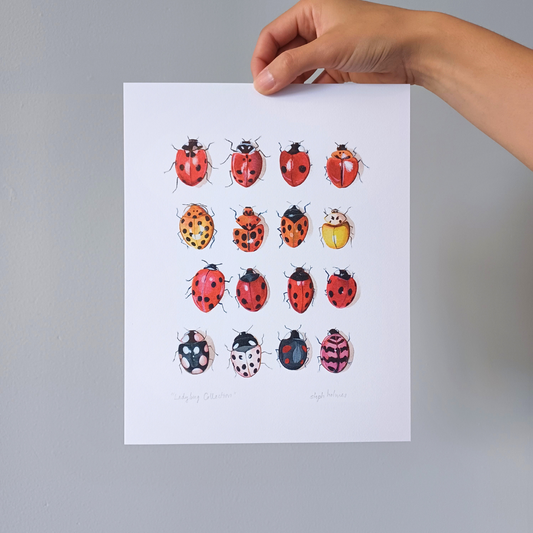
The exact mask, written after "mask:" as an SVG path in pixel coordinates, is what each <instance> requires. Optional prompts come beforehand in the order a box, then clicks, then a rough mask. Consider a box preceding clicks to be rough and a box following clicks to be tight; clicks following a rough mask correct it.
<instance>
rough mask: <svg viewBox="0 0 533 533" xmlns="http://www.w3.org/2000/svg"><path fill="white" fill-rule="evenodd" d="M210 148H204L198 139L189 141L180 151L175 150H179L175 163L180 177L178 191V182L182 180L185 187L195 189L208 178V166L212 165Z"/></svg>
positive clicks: (178, 178)
mask: <svg viewBox="0 0 533 533" xmlns="http://www.w3.org/2000/svg"><path fill="white" fill-rule="evenodd" d="M208 148H209V147H207V148H206V147H204V146H203V144H202V143H201V142H200V141H198V140H197V139H189V142H188V143H187V144H184V145H183V146H182V147H181V148H180V149H179V150H178V149H177V148H174V149H175V150H177V152H176V160H175V161H174V163H173V166H175V167H176V174H177V175H178V177H177V178H176V189H177V188H178V180H181V181H182V182H183V183H185V185H189V186H190V187H194V186H195V185H198V184H200V183H201V182H202V181H203V179H204V178H205V177H206V176H207V170H208V165H210V162H209V156H208V152H207V150H208ZM170 168H172V167H170ZM176 189H174V191H175V190H176Z"/></svg>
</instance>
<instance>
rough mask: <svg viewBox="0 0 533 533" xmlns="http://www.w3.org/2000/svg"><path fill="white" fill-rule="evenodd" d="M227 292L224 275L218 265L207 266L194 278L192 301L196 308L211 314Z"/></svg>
mask: <svg viewBox="0 0 533 533" xmlns="http://www.w3.org/2000/svg"><path fill="white" fill-rule="evenodd" d="M225 290H226V280H225V279H224V274H222V272H220V270H218V268H217V266H216V265H213V264H211V265H207V266H206V267H205V268H202V269H201V270H199V271H198V272H197V273H196V275H195V276H194V277H193V278H192V285H191V294H192V299H193V301H194V303H195V305H196V307H198V309H200V311H203V312H204V313H209V311H211V309H214V308H215V307H216V305H217V304H218V303H219V302H220V300H222V296H223V295H224V291H225Z"/></svg>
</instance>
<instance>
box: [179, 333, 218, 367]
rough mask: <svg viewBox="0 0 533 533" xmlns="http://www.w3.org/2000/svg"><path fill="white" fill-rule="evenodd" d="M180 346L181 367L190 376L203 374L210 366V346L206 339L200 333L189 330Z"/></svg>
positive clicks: (181, 340)
mask: <svg viewBox="0 0 533 533" xmlns="http://www.w3.org/2000/svg"><path fill="white" fill-rule="evenodd" d="M180 343H181V344H180V345H179V346H178V352H177V353H178V354H179V356H180V363H181V366H182V367H183V368H184V369H185V370H186V371H187V372H189V374H202V373H203V372H204V371H205V370H206V369H207V367H208V366H209V359H210V354H209V345H208V344H207V341H206V340H205V337H204V336H203V335H202V334H201V333H200V332H198V331H196V330H194V329H191V330H189V331H188V332H187V333H186V334H185V335H184V336H183V338H182V339H180Z"/></svg>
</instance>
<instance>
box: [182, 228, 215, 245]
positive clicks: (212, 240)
mask: <svg viewBox="0 0 533 533" xmlns="http://www.w3.org/2000/svg"><path fill="white" fill-rule="evenodd" d="M216 234H217V229H215V231H213V238H212V239H211V244H210V245H209V248H211V247H212V246H213V243H214V242H215V235H216ZM187 248H188V246H187Z"/></svg>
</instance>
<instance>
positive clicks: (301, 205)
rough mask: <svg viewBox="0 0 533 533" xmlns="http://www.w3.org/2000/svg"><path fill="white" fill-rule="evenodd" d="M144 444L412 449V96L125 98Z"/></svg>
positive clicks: (129, 378) (379, 92) (131, 396)
mask: <svg viewBox="0 0 533 533" xmlns="http://www.w3.org/2000/svg"><path fill="white" fill-rule="evenodd" d="M124 137H125V149H124V153H125V442H126V443H127V444H181V443H189V444H194V443H266V442H357V441H405V440H410V380H409V373H410V369H409V358H410V345H409V342H410V340H409V337H410V331H409V330H410V322H409V87H405V86H381V85H380V86H375V85H353V84H347V85H316V86H313V85H303V86H302V85H298V86H291V87H289V88H288V89H287V90H285V91H283V93H282V94H280V95H276V96H273V97H264V96H261V95H259V94H258V93H256V92H255V91H254V89H253V87H252V85H248V84H125V86H124Z"/></svg>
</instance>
